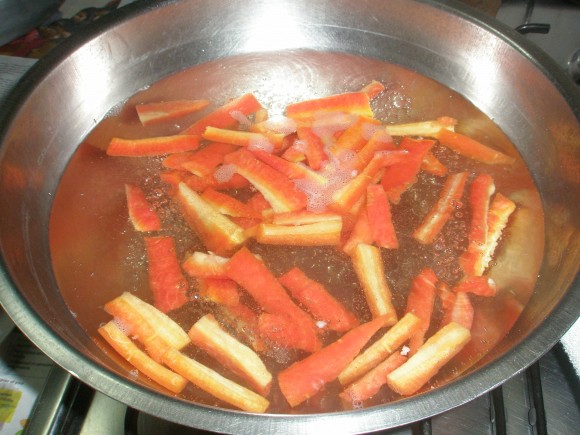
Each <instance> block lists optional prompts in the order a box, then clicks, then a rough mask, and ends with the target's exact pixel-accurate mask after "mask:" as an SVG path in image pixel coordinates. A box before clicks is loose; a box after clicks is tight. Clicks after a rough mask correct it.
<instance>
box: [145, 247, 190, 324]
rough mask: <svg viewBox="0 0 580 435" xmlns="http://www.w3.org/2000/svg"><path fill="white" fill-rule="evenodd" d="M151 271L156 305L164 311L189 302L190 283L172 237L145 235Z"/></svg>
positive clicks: (150, 281)
mask: <svg viewBox="0 0 580 435" xmlns="http://www.w3.org/2000/svg"><path fill="white" fill-rule="evenodd" d="M145 246H146V248H147V261H148V271H149V288H150V289H151V292H152V293H153V301H154V305H155V307H157V308H159V309H160V310H161V311H163V312H164V313H167V312H168V311H171V310H174V309H176V308H179V307H181V306H182V305H183V304H185V303H186V302H187V294H186V292H187V290H188V288H189V285H188V284H187V280H186V279H185V277H184V276H183V274H182V273H181V268H180V266H179V262H178V260H177V254H176V253H175V243H174V241H173V238H172V237H169V236H159V237H145Z"/></svg>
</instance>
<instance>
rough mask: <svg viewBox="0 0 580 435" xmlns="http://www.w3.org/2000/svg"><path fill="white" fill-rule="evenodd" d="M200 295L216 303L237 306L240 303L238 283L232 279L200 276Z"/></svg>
mask: <svg viewBox="0 0 580 435" xmlns="http://www.w3.org/2000/svg"><path fill="white" fill-rule="evenodd" d="M197 282H198V285H199V295H200V296H201V297H204V298H207V299H209V300H210V301H212V302H215V303H216V304H221V305H227V306H235V305H238V304H239V303H240V292H239V291H238V285H237V284H236V283H235V282H234V281H232V280H231V279H227V278H226V279H220V278H198V280H197Z"/></svg>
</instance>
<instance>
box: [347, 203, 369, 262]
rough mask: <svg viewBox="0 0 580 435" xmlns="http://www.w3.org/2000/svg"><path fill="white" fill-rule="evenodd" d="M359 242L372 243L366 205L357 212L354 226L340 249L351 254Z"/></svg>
mask: <svg viewBox="0 0 580 435" xmlns="http://www.w3.org/2000/svg"><path fill="white" fill-rule="evenodd" d="M359 243H364V244H366V245H370V244H372V243H373V236H372V234H371V226H370V223H369V217H368V214H367V209H366V207H364V208H363V209H362V210H360V211H359V212H358V214H357V216H356V221H355V223H354V227H353V229H352V231H351V233H350V235H349V237H348V239H347V240H346V242H345V243H344V245H343V246H342V250H343V251H344V252H345V253H347V254H348V255H351V256H352V254H353V252H354V249H355V248H356V246H357V245H358V244H359Z"/></svg>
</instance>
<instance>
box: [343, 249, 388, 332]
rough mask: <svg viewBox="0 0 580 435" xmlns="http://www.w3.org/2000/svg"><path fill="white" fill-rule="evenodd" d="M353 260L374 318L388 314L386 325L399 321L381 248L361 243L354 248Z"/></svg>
mask: <svg viewBox="0 0 580 435" xmlns="http://www.w3.org/2000/svg"><path fill="white" fill-rule="evenodd" d="M352 262H353V265H354V270H355V271H356V274H357V276H358V279H359V281H360V283H361V285H362V288H363V291H364V294H365V297H366V300H367V304H368V306H369V309H370V310H371V314H372V316H373V318H376V317H380V316H386V317H387V323H386V326H390V325H394V324H395V323H397V311H396V310H395V307H394V306H393V303H392V302H391V289H390V288H389V285H388V283H387V280H386V278H385V271H384V267H383V260H382V258H381V252H380V250H379V248H377V247H376V246H372V245H366V244H364V243H359V244H358V245H356V247H355V248H354V251H353V254H352Z"/></svg>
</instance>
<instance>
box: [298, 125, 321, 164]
mask: <svg viewBox="0 0 580 435" xmlns="http://www.w3.org/2000/svg"><path fill="white" fill-rule="evenodd" d="M296 133H297V135H298V139H299V140H300V141H301V142H302V144H301V147H302V148H303V149H304V156H305V157H306V160H307V162H308V166H309V167H310V168H312V169H313V170H315V171H317V170H319V169H320V168H321V167H322V163H323V162H325V161H326V160H328V156H327V155H326V152H325V151H324V142H323V141H322V140H321V139H320V137H319V136H318V135H317V134H316V133H315V132H314V131H313V129H312V128H310V127H299V128H298V130H297V131H296Z"/></svg>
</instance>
